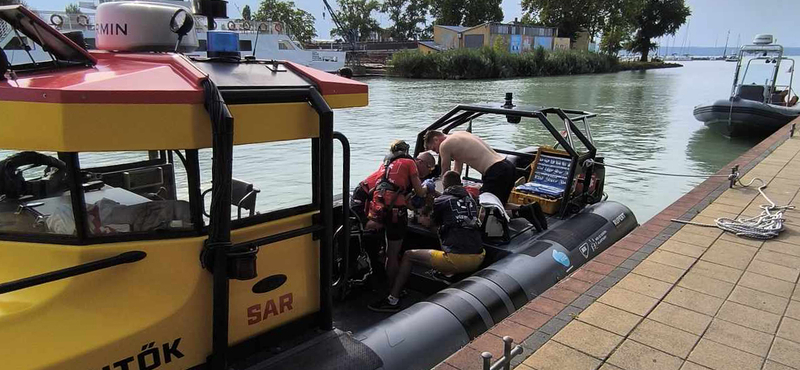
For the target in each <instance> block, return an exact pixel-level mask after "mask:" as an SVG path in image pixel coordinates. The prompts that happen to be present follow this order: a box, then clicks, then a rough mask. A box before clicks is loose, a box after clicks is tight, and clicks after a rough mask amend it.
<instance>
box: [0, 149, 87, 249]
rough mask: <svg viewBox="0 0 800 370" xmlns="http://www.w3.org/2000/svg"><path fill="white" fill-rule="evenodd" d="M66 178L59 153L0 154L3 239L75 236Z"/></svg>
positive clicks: (12, 152) (0, 231) (0, 209)
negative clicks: (35, 236) (30, 236)
mask: <svg viewBox="0 0 800 370" xmlns="http://www.w3.org/2000/svg"><path fill="white" fill-rule="evenodd" d="M66 175H67V169H66V164H65V163H64V162H63V161H61V160H59V159H58V155H57V154H56V153H53V152H21V151H4V150H2V151H0V235H3V236H7V235H11V236H22V237H24V236H25V235H32V234H35V235H72V234H73V233H74V231H75V223H74V218H73V212H72V199H71V197H70V193H69V191H68V188H69V186H68V181H67V176H66Z"/></svg>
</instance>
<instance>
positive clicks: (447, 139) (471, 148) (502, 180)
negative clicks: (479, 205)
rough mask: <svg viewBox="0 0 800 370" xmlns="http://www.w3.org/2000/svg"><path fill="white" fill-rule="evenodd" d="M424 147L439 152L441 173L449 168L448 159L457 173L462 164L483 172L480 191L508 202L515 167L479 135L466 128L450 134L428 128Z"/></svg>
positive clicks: (515, 170)
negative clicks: (467, 130)
mask: <svg viewBox="0 0 800 370" xmlns="http://www.w3.org/2000/svg"><path fill="white" fill-rule="evenodd" d="M425 147H426V148H427V149H428V150H433V151H434V152H436V153H439V157H440V159H441V165H442V173H446V172H447V171H449V170H450V162H451V161H454V162H455V165H454V166H453V171H456V172H458V173H459V174H461V170H462V167H463V166H464V164H467V165H468V166H470V167H472V168H474V169H475V170H476V171H478V172H480V173H481V175H483V176H482V178H483V186H482V187H481V193H492V194H494V195H495V196H497V198H498V199H500V201H501V202H503V205H505V204H506V202H508V197H509V196H510V195H511V190H512V189H514V183H515V182H516V181H517V168H516V166H514V164H513V163H511V162H509V161H508V160H507V159H506V158H505V156H502V155H500V154H498V153H497V152H495V151H494V149H492V148H491V147H490V146H489V145H488V144H486V143H485V142H484V141H483V140H481V138H479V137H477V136H475V135H473V134H471V133H469V132H466V131H457V132H454V133H452V134H450V135H445V134H443V133H441V132H439V131H428V132H427V133H425Z"/></svg>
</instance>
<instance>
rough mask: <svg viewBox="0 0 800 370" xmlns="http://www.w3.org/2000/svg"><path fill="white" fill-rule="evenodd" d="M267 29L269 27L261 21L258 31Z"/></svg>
mask: <svg viewBox="0 0 800 370" xmlns="http://www.w3.org/2000/svg"><path fill="white" fill-rule="evenodd" d="M268 30H269V27H268V26H267V24H266V23H261V24H259V25H258V31H259V32H267V31H268Z"/></svg>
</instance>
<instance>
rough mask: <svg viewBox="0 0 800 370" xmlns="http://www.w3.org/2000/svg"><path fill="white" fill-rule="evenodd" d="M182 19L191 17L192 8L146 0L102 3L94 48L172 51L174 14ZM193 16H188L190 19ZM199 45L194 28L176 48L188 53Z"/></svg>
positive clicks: (174, 42)
mask: <svg viewBox="0 0 800 370" xmlns="http://www.w3.org/2000/svg"><path fill="white" fill-rule="evenodd" d="M180 10H183V11H185V12H186V13H185V14H180V15H179V16H178V17H176V19H179V20H180V21H183V19H184V18H185V17H189V18H191V17H192V12H191V10H189V9H187V8H184V7H181V6H177V5H172V4H164V3H155V2H146V1H120V2H110V3H102V4H100V5H99V6H98V7H97V13H96V14H95V21H96V23H97V24H96V25H95V32H96V33H97V36H96V42H97V48H98V49H100V50H112V51H174V50H175V44H176V43H177V42H178V35H177V34H176V33H175V32H173V31H172V29H173V28H172V23H173V22H174V20H173V17H174V16H175V15H176V12H178V11H180ZM192 20H193V19H189V21H192ZM197 47H198V41H197V32H196V30H195V28H194V27H192V29H191V30H189V33H187V34H186V36H184V37H183V39H182V40H181V44H180V46H179V47H178V51H182V52H190V51H194V50H195V49H197Z"/></svg>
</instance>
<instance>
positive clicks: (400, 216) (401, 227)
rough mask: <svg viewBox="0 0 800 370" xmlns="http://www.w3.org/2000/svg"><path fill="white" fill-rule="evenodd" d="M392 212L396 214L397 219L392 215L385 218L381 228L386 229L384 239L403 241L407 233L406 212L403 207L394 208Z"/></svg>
mask: <svg viewBox="0 0 800 370" xmlns="http://www.w3.org/2000/svg"><path fill="white" fill-rule="evenodd" d="M392 212H397V218H396V219H395V217H394V215H390V216H387V220H386V223H385V224H384V225H383V228H384V229H386V239H388V240H392V241H395V240H403V239H405V237H406V232H407V231H408V210H406V208H405V207H395V209H394V210H392Z"/></svg>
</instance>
